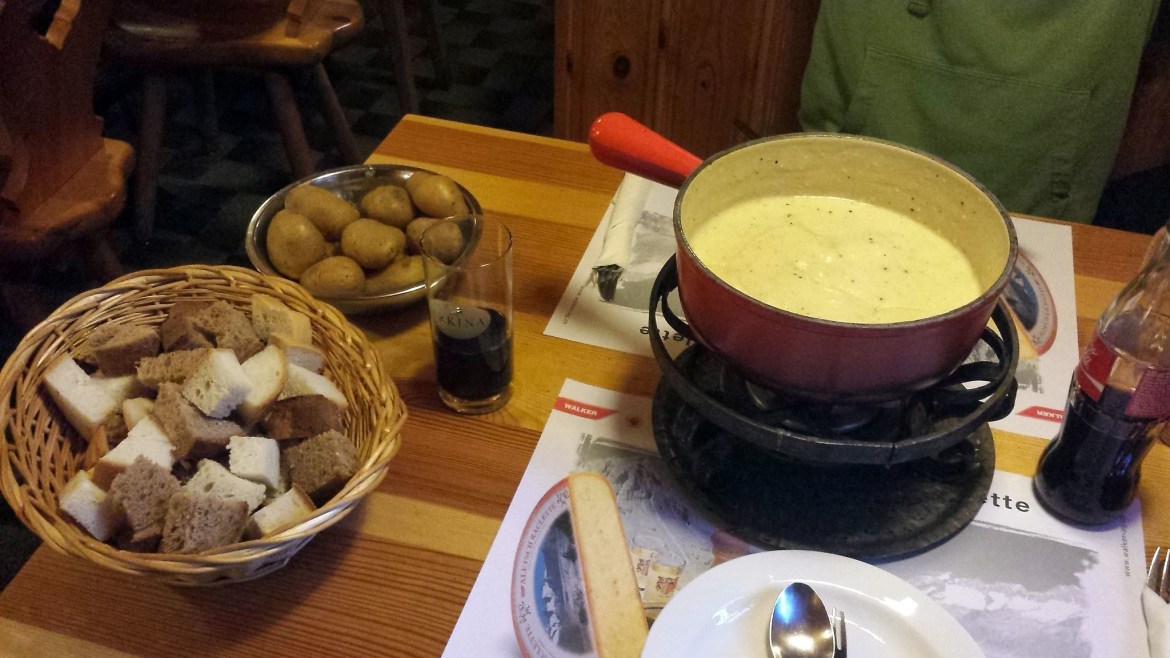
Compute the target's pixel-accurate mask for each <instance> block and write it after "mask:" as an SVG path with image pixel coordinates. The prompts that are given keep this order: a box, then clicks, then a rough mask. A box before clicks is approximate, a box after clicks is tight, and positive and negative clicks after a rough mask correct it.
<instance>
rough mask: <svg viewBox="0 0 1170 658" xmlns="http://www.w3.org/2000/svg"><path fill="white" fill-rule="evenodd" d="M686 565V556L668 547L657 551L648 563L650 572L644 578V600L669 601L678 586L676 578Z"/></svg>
mask: <svg viewBox="0 0 1170 658" xmlns="http://www.w3.org/2000/svg"><path fill="white" fill-rule="evenodd" d="M686 565H687V561H686V558H684V557H683V555H682V553H680V552H678V551H675V550H671V549H669V548H668V549H666V550H664V551H663V552H661V553H659V555H658V557H656V558H655V559H654V562H653V563H652V564H651V565H650V574H649V575H648V576H647V578H646V592H645V601H646V602H647V603H663V604H665V603H666V602H667V601H669V600H670V597H671V596H674V590H675V589H677V588H678V579H679V578H680V577H681V576H682V572H683V569H684V568H685V567H686Z"/></svg>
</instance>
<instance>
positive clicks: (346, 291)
mask: <svg viewBox="0 0 1170 658" xmlns="http://www.w3.org/2000/svg"><path fill="white" fill-rule="evenodd" d="M301 285H302V286H304V287H305V289H306V290H308V291H309V292H311V293H313V294H314V295H319V296H321V297H353V296H354V295H360V294H361V292H362V290H363V289H364V288H365V286H366V273H365V272H364V271H362V266H361V265H358V264H357V261H355V260H354V259H352V258H350V257H348V256H330V257H329V258H326V259H325V260H322V261H320V262H318V263H314V264H313V265H312V266H311V267H310V268H309V269H307V270H305V271H304V273H303V274H301Z"/></svg>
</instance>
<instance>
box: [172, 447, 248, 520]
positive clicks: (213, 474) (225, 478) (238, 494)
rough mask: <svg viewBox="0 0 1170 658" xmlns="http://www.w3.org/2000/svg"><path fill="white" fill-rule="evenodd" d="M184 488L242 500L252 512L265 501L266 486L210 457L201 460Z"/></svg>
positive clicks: (226, 498) (197, 492)
mask: <svg viewBox="0 0 1170 658" xmlns="http://www.w3.org/2000/svg"><path fill="white" fill-rule="evenodd" d="M183 490H184V491H187V492H188V493H195V494H211V495H213V496H217V497H219V498H223V499H224V500H242V501H244V502H245V503H247V504H248V513H249V514H250V513H252V511H253V510H255V509H256V508H257V507H260V504H261V503H263V502H264V492H265V487H264V485H262V484H259V483H256V482H249V481H248V480H245V479H244V478H242V477H238V476H236V475H232V473H231V471H229V470H227V469H226V468H224V467H223V466H221V465H220V464H219V463H218V462H214V461H211V460H210V459H202V460H200V461H199V470H197V471H195V475H193V476H191V479H190V480H187V484H184V485H183Z"/></svg>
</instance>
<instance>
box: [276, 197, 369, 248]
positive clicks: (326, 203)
mask: <svg viewBox="0 0 1170 658" xmlns="http://www.w3.org/2000/svg"><path fill="white" fill-rule="evenodd" d="M284 207H285V209H286V210H291V211H293V212H295V213H299V214H301V215H304V216H305V217H308V218H309V221H311V222H313V225H314V226H316V227H317V229H318V230H319V231H321V233H322V234H324V236H325V237H326V238H327V239H329V240H336V239H338V238H340V237H341V232H342V231H343V230H344V229H345V227H346V226H349V225H350V224H352V223H353V222H356V221H357V220H358V217H360V216H361V213H359V212H358V209H357V206H355V205H353V204H352V203H350V202H348V201H346V200H345V199H342V198H341V197H339V196H337V195H336V194H334V193H332V192H330V191H329V190H327V189H325V188H323V187H317V186H316V185H310V184H305V185H298V186H297V187H294V188H293V189H292V190H291V191H289V193H288V196H287V197H285V199H284Z"/></svg>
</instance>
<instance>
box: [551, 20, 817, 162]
mask: <svg viewBox="0 0 1170 658" xmlns="http://www.w3.org/2000/svg"><path fill="white" fill-rule="evenodd" d="M818 6H819V2H818V0H737V1H736V2H735V3H726V2H709V1H707V0H653V1H651V2H641V3H639V2H631V1H630V0H558V2H557V16H556V21H557V25H556V30H557V38H556V41H557V48H556V50H557V66H556V98H555V101H554V104H555V116H556V120H555V128H556V131H557V136H559V137H563V138H565V139H573V140H578V141H580V140H584V139H585V138H586V135H587V134H588V128H589V124H590V123H591V122H592V121H593V119H594V118H596V117H597V115H599V114H601V113H603V112H607V111H614V110H616V111H622V112H625V113H627V114H629V115H631V116H633V117H634V118H636V119H638V120H639V121H642V122H643V123H646V124H647V125H649V126H650V127H651V128H653V129H655V130H657V131H658V132H660V133H662V134H664V135H666V136H667V137H668V138H670V139H672V140H673V141H676V142H678V143H679V144H681V145H682V146H683V147H685V148H687V149H689V150H691V151H692V152H694V153H695V154H696V155H699V156H703V157H706V156H707V155H710V154H712V153H715V152H717V151H719V150H721V149H724V148H726V147H728V146H731V145H733V144H737V143H739V142H742V141H744V140H745V139H747V138H748V137H749V136H751V134H753V133H756V134H776V133H780V132H792V131H795V130H798V129H799V127H798V125H797V123H796V111H797V108H798V106H799V99H800V80H801V78H802V77H803V74H804V67H805V64H806V62H807V61H808V51H809V46H810V44H811V39H812V30H813V25H814V23H815V20H816V12H817V8H818ZM626 63H628V66H626V65H625V64H626Z"/></svg>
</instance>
